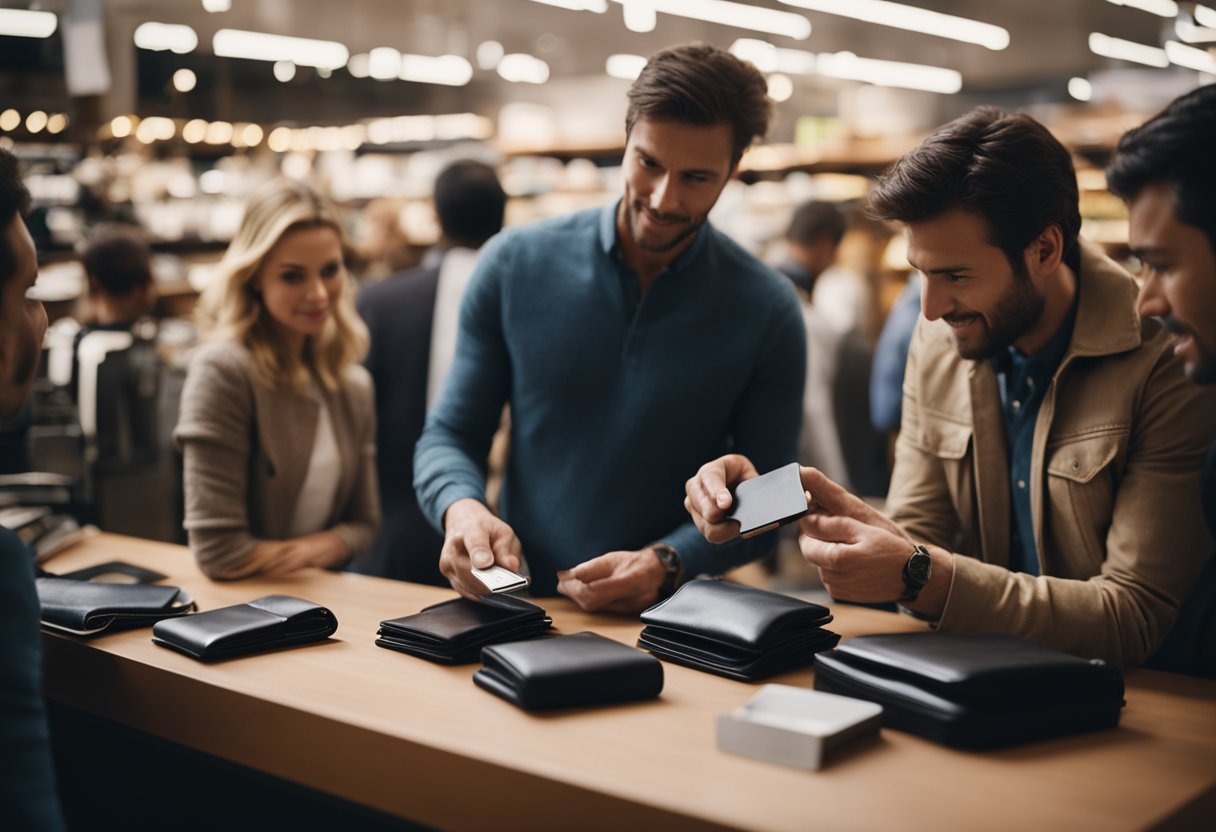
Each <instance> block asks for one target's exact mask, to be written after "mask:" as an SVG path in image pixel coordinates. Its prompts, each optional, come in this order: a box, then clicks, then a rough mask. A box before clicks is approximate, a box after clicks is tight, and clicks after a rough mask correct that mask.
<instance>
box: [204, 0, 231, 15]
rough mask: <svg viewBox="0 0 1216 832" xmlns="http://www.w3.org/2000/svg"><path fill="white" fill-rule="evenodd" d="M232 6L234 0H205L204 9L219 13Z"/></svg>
mask: <svg viewBox="0 0 1216 832" xmlns="http://www.w3.org/2000/svg"><path fill="white" fill-rule="evenodd" d="M231 8H232V0H203V9H204V10H206V11H209V12H211V13H212V14H218V13H219V12H226V11H229V10H230V9H231Z"/></svg>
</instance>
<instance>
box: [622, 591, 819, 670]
mask: <svg viewBox="0 0 1216 832" xmlns="http://www.w3.org/2000/svg"><path fill="white" fill-rule="evenodd" d="M831 620H832V614H831V612H830V611H829V610H828V608H827V607H822V606H820V605H819V604H811V603H809V602H807V601H801V600H799V599H797V598H791V597H789V596H788V595H781V594H779V593H776V592H766V591H765V590H762V589H754V588H752V587H748V586H742V585H740V584H733V583H726V582H724V581H690V582H689V583H686V584H684V586H682V587H680V588H679V589H678V590H676V592H675V593H674V594H673V595H672V596H671V597H670V598H668V599H667V600H666V601H661V602H659V603H658V604H656V605H655V606H653V607H651V608H650V609H648V610H646V611H645V612H644V613H642V623H643V624H645V625H646V627H645V628H644V629H643V630H642V633H641V636H640V637H639V638H638V646H639V647H644V648H646V649H647V650H649V651H650V652H651V653H654V654H655V655H656V656H659V657H660V658H664V659H667V660H668V661H672V662H676V663H677V664H683V665H688V666H689V667H695V668H697V669H698V670H705V671H708V672H710V673H717V674H719V675H721V676H727V677H729V678H731V679H739V680H741V681H745V682H750V681H755V680H756V679H763V678H765V677H767V676H772V675H774V674H777V673H783V672H785V671H787V670H792V669H793V668H796V667H801V666H803V665H807V664H810V663H811V662H812V661H814V658H815V654H816V653H817V652H819V651H821V650H830V649H831V648H833V647H835V646H836V643H837V642H838V641H839V640H840V636H838V635H836V633H833V632H831V631H830V630H825V629H823V625H825V624H827V623H828V622H830V621H831Z"/></svg>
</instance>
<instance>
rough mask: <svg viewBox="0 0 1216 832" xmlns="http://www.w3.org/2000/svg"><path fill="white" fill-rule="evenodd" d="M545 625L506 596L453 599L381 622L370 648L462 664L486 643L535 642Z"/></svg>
mask: <svg viewBox="0 0 1216 832" xmlns="http://www.w3.org/2000/svg"><path fill="white" fill-rule="evenodd" d="M551 626H553V619H551V618H550V617H549V616H548V615H546V614H545V611H544V610H543V609H541V608H540V607H538V606H536V605H535V604H530V603H528V602H527V601H524V600H521V599H519V598H512V597H511V596H509V595H495V596H491V597H489V598H486V599H485V600H483V601H470V600H468V599H467V598H453V599H452V600H450V601H444V602H442V603H439V604H433V605H432V606H429V607H426V608H425V609H423V610H422V611H421V612H417V613H414V614H413V615H407V616H404V617H402V618H393V619H390V620H388V621H381V622H380V630H379V632H378V633H377V635H378V636H379V638H377V639H376V644H378V645H380V646H381V647H387V648H389V649H390V650H400V651H401V652H403V653H409V654H410V655H412V656H418V657H419V658H423V659H429V660H430V661H433V662H438V663H440V664H468V663H470V662H475V661H477V660H478V659H479V658H480V657H481V648H483V647H485V646H486V645H488V644H497V643H500V642H505V641H522V640H525V639H529V638H535V637H536V636H539V635H541V634H543V633H544V632H545V631H546V630H548V629H549V628H550V627H551Z"/></svg>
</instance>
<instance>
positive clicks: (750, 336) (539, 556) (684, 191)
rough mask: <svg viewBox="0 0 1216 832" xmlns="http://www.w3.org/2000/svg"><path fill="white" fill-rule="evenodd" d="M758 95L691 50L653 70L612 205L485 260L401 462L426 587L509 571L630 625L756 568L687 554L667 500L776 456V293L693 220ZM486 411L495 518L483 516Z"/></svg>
mask: <svg viewBox="0 0 1216 832" xmlns="http://www.w3.org/2000/svg"><path fill="white" fill-rule="evenodd" d="M770 112H771V107H770V104H769V102H768V99H767V96H766V86H765V81H764V78H763V76H762V75H761V74H760V73H759V72H758V71H757V70H756V69H755V68H754V67H753V66H751V65H750V64H746V63H744V62H742V61H740V60H738V59H737V58H735V57H734V56H732V55H730V54H729V53H727V52H723V51H721V50H719V49H715V48H713V47H709V46H704V45H689V46H680V47H673V48H670V49H667V50H664V51H662V52H660V53H658V54H656V55H655V56H653V57H652V58H651V59H650V61H649V62H648V63H647V65H646V67H645V69H644V70H643V71H642V73H641V75H640V76H639V77H638V79H637V81H635V82H634V84H633V86H632V87H631V88H630V91H629V105H628V111H627V114H626V124H625V128H626V135H627V137H628V139H627V143H626V147H625V157H624V162H623V176H624V180H625V188H624V195H623V197H622V199H621V200H620V201H619V202H617V203H615V204H613V205H610V206H607V207H605V208H603V209H593V210H590V211H584V212H581V213H577V214H574V215H571V216H568V217H563V218H560V219H556V220H550V221H546V222H542V223H538V224H536V225H532V226H529V227H527V228H522V229H514V230H509V231H506V232H504V233H502V234H500V235H498V236H497V237H495V238H494V239H493V240H491V241H490V242H489V243H488V244H487V245H486V247H485V248H484V249H483V252H482V256H481V259H480V261H479V263H478V266H477V270H476V272H475V273H474V275H473V278H472V280H471V282H470V285H469V288H468V292H467V294H466V296H465V301H464V305H463V308H462V310H461V317H460V331H459V335H458V338H457V348H456V356H455V358H454V360H453V363H452V368H451V372H450V375H449V376H448V381H447V385H446V387H445V388H444V392H443V395H442V396H441V398H440V400H439V402H438V403H437V405H436V407H435V409H434V410H433V411H432V413H431V414H430V416H429V418H428V419H427V425H426V429H425V431H424V432H423V435H422V438H421V439H420V440H419V442H418V445H417V449H416V452H415V455H414V484H415V487H416V489H417V492H418V497H419V503H420V504H421V506H422V508H423V511H424V512H425V513H426V514H427V515H428V516H429V518H430V519H431V522H432V523H434V524H435V525H436V527H437V528H439V529H441V530H442V531H443V532H444V536H445V539H444V545H443V550H442V553H441V555H440V559H439V568H440V571H441V572H442V573H443V574H444V576H445V577H447V579H448V580H449V581H450V582H451V583H452V586H453V587H455V588H456V589H457V590H458V591H459V592H460V593H461V594H462V595H465V596H466V597H470V598H476V597H479V596H480V595H482V594H484V593H485V589H484V588H483V587H482V586H481V585H480V583H479V582H478V581H477V580H476V579H475V578H473V576H472V575H471V571H470V569H471V566H476V567H488V566H490V565H493V564H495V563H497V564H499V565H501V566H505V567H507V568H509V569H519V568H520V566H521V562H522V561H523V560H526V561H527V564H528V567H529V570H530V572H531V575H532V589H533V592H534V593H535V594H538V595H551V594H553V593H554V591H557V592H561V593H563V594H565V595H567V596H569V597H570V598H572V599H574V600H575V601H576V602H577V603H578V604H579V605H580V606H581V607H583V608H584V609H587V610H593V611H594V610H605V611H612V612H636V611H638V610H642V609H645V608H646V607H647V606H649V605H651V604H653V603H654V602H655V601H656V600H658V599H659V598H660V597H662V596H664V595H666V594H668V593H670V592H671V591H673V590H674V588H675V587H676V586H677V585H678V584H679V582H680V581H681V580H683V579H685V578H687V577H691V576H693V575H697V574H701V573H721V572H724V571H726V570H727V569H729V568H730V567H733V566H736V565H739V564H742V563H744V562H747V561H750V560H753V559H755V558H757V557H760V556H762V555H764V554H765V553H766V552H767V549H768V547H769V546H770V545H771V544H770V543H769V542H768V541H767V540H764V539H763V538H760V539H757V540H755V541H738V542H735V543H732V544H731V545H729V546H715V545H712V544H709V543H707V542H706V541H705V540H704V539H703V538H702V537H701V535H700V534H699V533H698V532H697V529H696V527H695V526H693V524H692V523H691V522H689V520H688V517H687V516H686V515H685V514H684V510H683V489H684V482H685V480H686V479H687V478H688V477H690V476H692V475H693V474H694V473H696V470H697V468H698V467H699V466H700V464H701V463H702V462H704V460H705V459H707V458H711V457H713V456H715V455H718V454H721V453H724V452H726V451H727V450H734V451H736V452H738V453H745V454H747V455H748V456H749V457H750V458H752V459H753V460H754V461H755V462H756V464H757V466H758V467H759V468H760V469H761V470H768V469H771V468H776V467H778V466H780V465H783V464H785V463H787V462H790V461H792V460H793V459H794V458H795V453H796V447H797V438H798V428H799V423H800V420H801V414H802V404H801V403H802V388H803V383H804V380H805V376H806V367H805V364H806V343H805V334H804V332H803V326H802V318H801V313H800V312H799V309H798V304H797V300H796V298H795V295H794V291H793V289H792V287H791V286H790V285H789V283H788V281H786V280H785V279H784V278H782V277H780V276H779V275H777V274H776V273H775V272H772V271H771V270H769V269H768V268H766V267H765V266H764V265H762V264H761V263H760V262H759V261H758V260H756V259H755V258H754V257H752V256H751V255H750V254H748V253H747V252H745V251H743V249H741V248H740V247H739V246H737V245H736V244H734V243H733V242H732V241H731V240H729V239H728V238H727V237H725V236H724V235H723V234H721V233H720V232H718V231H717V230H716V229H714V228H713V227H712V226H711V225H710V224H709V223H708V222H707V221H706V217H707V215H708V214H709V211H710V209H711V208H712V207H713V206H714V203H715V202H716V201H717V199H718V196H719V194H721V192H722V189H723V188H724V187H725V186H726V183H727V182H728V181H729V180H730V179H731V177H732V176H733V175H734V173H735V171H736V169H737V167H738V164H739V160H740V158H741V157H742V155H743V152H744V151H745V150H746V149H747V147H748V146H749V145H750V144H751V143H752V141H753V140H754V139H755V138H756V137H759V136H763V135H764V133H765V132H766V130H767V127H768V122H769V117H770ZM504 403H509V404H510V407H511V453H510V461H509V462H508V467H507V472H506V481H505V484H504V487H503V494H502V503H501V509H502V517H501V519H500V518H498V517H496V516H494V515H493V514H492V513H491V512H490V510H489V509H488V508H487V507H486V505H485V503H484V499H485V459H486V454H487V452H488V450H489V446H490V441H491V438H492V436H493V433H494V429H495V428H496V427H497V426H498V423H499V416H500V413H501V410H502V406H503V404H504Z"/></svg>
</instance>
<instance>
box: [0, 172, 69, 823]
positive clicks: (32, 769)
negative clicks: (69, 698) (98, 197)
mask: <svg viewBox="0 0 1216 832" xmlns="http://www.w3.org/2000/svg"><path fill="white" fill-rule="evenodd" d="M29 203H30V195H29V191H27V190H26V188H25V185H24V184H23V183H22V182H21V176H20V174H19V172H18V169H17V160H16V158H14V156H13V155H12V154H11V153H9V152H8V151H7V150H2V149H0V226H2V231H0V418H8V417H10V416H12V415H13V414H14V413H16V412H17V410H19V409H20V407H21V405H22V404H23V403H24V401H25V399H26V397H27V396H28V395H29V392H30V387H31V385H32V384H33V381H34V374H35V372H36V370H37V369H38V356H39V355H40V351H41V349H42V337H43V335H44V334H45V333H46V310H44V309H43V308H42V304H41V303H40V302H38V301H36V300H30V299H28V298H26V296H25V294H26V292H27V291H29V289H30V287H32V286H33V285H34V281H35V280H37V278H38V260H37V255H36V253H35V251H34V241H33V240H32V239H30V234H29V231H27V230H26V228H25V222H24V221H23V220H22V218H21V217H22V215H23V214H24V213H25V212H26V211H28V210H29ZM38 619H39V606H38V595H37V593H36V592H35V590H34V558H33V555H32V553H31V552H30V550H29V548H28V547H27V546H26V545H25V544H24V543H23V542H22V541H21V538H19V537H18V536H17V535H16V534H14V533H13V532H11V531H9V530H8V529H5V528H2V527H0V643H2V644H3V645H4V647H3V649H0V806H3V807H4V809H3V814H4V818H5V822H6V827H7V828H11V829H39V830H42V829H52V830H53V829H62V828H63V818H62V816H61V814H60V810H59V802H58V798H57V797H56V793H55V773H54V769H53V767H52V764H51V749H50V734H49V732H48V730H47V722H46V708H45V705H44V704H43V701H42V636H41V634H40V633H39V625H38Z"/></svg>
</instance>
